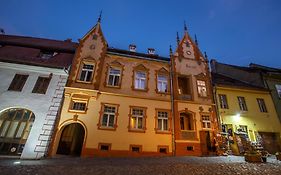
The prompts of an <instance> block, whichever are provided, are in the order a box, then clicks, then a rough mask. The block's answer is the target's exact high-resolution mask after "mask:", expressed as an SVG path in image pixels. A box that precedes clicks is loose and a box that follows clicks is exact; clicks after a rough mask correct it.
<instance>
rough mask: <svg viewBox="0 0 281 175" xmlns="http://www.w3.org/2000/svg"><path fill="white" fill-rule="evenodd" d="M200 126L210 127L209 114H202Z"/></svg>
mask: <svg viewBox="0 0 281 175" xmlns="http://www.w3.org/2000/svg"><path fill="white" fill-rule="evenodd" d="M202 128H204V129H210V128H211V120H210V116H209V115H202Z"/></svg>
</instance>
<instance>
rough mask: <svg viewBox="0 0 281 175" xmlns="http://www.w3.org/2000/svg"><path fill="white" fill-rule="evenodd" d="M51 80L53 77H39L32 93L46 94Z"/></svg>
mask: <svg viewBox="0 0 281 175" xmlns="http://www.w3.org/2000/svg"><path fill="white" fill-rule="evenodd" d="M50 81H51V77H38V79H37V81H36V84H35V86H34V88H33V90H32V93H38V94H45V93H46V91H47V89H48V86H49V83H50Z"/></svg>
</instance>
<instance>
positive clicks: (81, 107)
mask: <svg viewBox="0 0 281 175" xmlns="http://www.w3.org/2000/svg"><path fill="white" fill-rule="evenodd" d="M72 104H73V105H72V110H77V111H85V110H86V102H77V101H74V102H73V103H72Z"/></svg>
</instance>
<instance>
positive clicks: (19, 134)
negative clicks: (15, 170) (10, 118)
mask: <svg viewBox="0 0 281 175" xmlns="http://www.w3.org/2000/svg"><path fill="white" fill-rule="evenodd" d="M25 124H26V122H22V123H21V124H20V126H19V129H18V132H17V134H16V138H21V136H22V133H23V130H24V127H25Z"/></svg>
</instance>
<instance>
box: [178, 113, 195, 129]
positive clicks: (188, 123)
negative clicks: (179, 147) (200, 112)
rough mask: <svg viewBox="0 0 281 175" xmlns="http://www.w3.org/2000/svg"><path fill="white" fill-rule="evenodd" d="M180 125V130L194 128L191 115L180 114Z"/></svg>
mask: <svg viewBox="0 0 281 175" xmlns="http://www.w3.org/2000/svg"><path fill="white" fill-rule="evenodd" d="M180 127H181V130H194V124H193V117H192V115H191V114H186V113H181V114H180Z"/></svg>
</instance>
